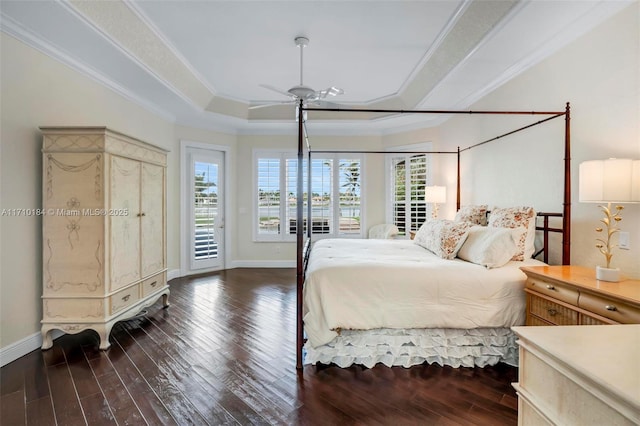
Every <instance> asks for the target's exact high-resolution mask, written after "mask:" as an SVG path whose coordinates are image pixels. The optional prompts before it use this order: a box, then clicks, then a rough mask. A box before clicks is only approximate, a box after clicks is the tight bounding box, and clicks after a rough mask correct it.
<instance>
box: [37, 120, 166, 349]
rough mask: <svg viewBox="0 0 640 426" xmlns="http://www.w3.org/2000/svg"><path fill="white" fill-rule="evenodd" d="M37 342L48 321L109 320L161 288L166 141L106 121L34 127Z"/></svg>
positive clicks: (72, 325) (87, 324)
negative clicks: (39, 145)
mask: <svg viewBox="0 0 640 426" xmlns="http://www.w3.org/2000/svg"><path fill="white" fill-rule="evenodd" d="M40 130H41V131H42V133H43V150H42V152H43V181H42V190H43V197H42V199H43V207H42V216H43V220H42V222H43V230H42V244H43V253H42V263H43V272H42V280H43V294H42V340H43V343H42V349H48V348H50V347H51V346H52V344H53V342H52V339H51V335H50V332H51V330H54V329H58V330H62V331H64V332H66V333H79V332H81V331H83V330H87V329H92V330H95V331H96V332H97V333H98V335H99V336H100V349H107V348H108V347H109V333H110V332H111V328H112V327H113V325H114V324H115V323H116V322H118V321H121V320H123V319H126V318H130V317H132V316H135V315H136V314H138V313H139V312H140V311H141V310H142V309H143V308H145V307H147V306H150V305H152V304H153V303H154V302H155V301H156V300H158V298H160V297H161V296H162V297H163V304H164V306H165V307H166V306H168V305H169V302H168V296H169V286H168V285H167V276H166V261H165V259H166V214H165V212H166V196H165V194H166V165H167V153H166V151H165V150H163V149H161V148H158V147H155V146H153V145H150V144H147V143H145V142H142V141H140V140H137V139H135V138H132V137H129V136H126V135H123V134H121V133H118V132H114V131H112V130H109V129H107V128H105V127H43V128H41V129H40Z"/></svg>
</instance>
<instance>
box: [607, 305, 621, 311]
mask: <svg viewBox="0 0 640 426" xmlns="http://www.w3.org/2000/svg"><path fill="white" fill-rule="evenodd" d="M604 308H605V309H606V310H607V311H617V310H618V308H616V307H615V306H614V305H607V306H605V307H604Z"/></svg>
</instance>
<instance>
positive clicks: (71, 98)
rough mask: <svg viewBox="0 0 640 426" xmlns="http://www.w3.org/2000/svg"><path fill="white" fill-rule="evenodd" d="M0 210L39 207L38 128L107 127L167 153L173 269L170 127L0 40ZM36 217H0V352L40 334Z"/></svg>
mask: <svg viewBox="0 0 640 426" xmlns="http://www.w3.org/2000/svg"><path fill="white" fill-rule="evenodd" d="M0 37H1V39H0V43H1V44H0V51H1V55H2V56H1V58H0V62H1V66H2V68H1V72H2V74H1V75H2V86H1V90H2V91H1V93H0V98H1V102H2V104H1V108H2V129H1V134H0V137H1V145H0V147H1V150H2V155H1V169H0V174H1V180H0V184H1V196H0V209H35V208H38V207H41V206H42V200H41V197H42V192H41V191H42V182H41V179H42V158H41V147H42V137H41V135H40V132H39V131H38V127H39V126H65V125H69V126H107V127H110V128H112V129H114V130H117V131H120V132H122V133H125V134H128V135H131V136H134V137H136V138H139V139H141V140H144V141H147V142H150V143H153V144H155V145H158V146H161V147H163V148H165V149H169V150H171V153H170V154H169V168H168V175H167V181H168V182H169V193H168V205H169V209H168V217H167V219H168V223H169V225H170V226H169V229H168V236H167V237H168V241H169V244H168V266H169V269H172V268H177V267H178V251H177V249H176V246H175V244H174V241H176V240H177V230H178V226H177V223H178V222H177V221H178V217H177V214H176V212H177V210H176V209H175V208H173V206H177V205H178V204H177V199H176V195H177V193H176V190H175V185H174V184H173V182H176V181H178V167H177V163H176V158H177V154H178V150H177V146H176V143H175V140H176V139H175V137H174V126H173V124H172V123H170V122H167V121H166V120H164V119H161V118H159V117H157V116H154V115H153V114H150V113H149V112H148V111H146V110H144V109H143V108H141V107H138V106H137V105H134V104H132V103H131V102H129V101H127V100H125V99H124V98H122V97H121V96H118V95H116V94H115V93H114V92H112V91H111V90H108V89H106V88H104V87H103V86H101V85H100V84H98V83H96V82H94V81H92V80H90V79H89V78H86V77H84V76H82V75H80V74H78V73H77V72H75V71H73V70H71V69H69V68H68V67H66V66H65V65H62V64H61V63H59V62H57V61H54V60H53V59H51V58H49V57H47V56H45V55H43V54H41V53H40V52H38V51H36V50H34V49H32V48H30V47H27V46H25V45H24V44H22V43H21V42H19V41H17V40H15V39H14V38H12V37H10V36H7V35H6V34H4V33H2V34H0ZM41 219H42V218H41V217H38V216H18V217H13V216H6V215H3V216H1V217H0V229H1V231H0V234H1V241H0V244H1V257H0V262H1V268H0V323H1V325H0V348H4V347H5V346H7V345H9V344H12V343H14V342H17V341H19V340H21V339H24V338H27V337H29V336H31V335H33V334H34V333H36V332H38V331H39V329H40V324H39V323H40V319H41V318H42V315H41V312H42V303H41V302H40V296H41V293H42V274H41V270H42V243H41V227H42V220H41Z"/></svg>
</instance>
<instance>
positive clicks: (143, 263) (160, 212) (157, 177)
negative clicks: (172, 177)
mask: <svg viewBox="0 0 640 426" xmlns="http://www.w3.org/2000/svg"><path fill="white" fill-rule="evenodd" d="M164 170H165V169H164V167H160V166H156V165H153V164H146V163H144V164H142V174H141V188H142V190H141V200H140V204H141V209H140V210H141V213H142V216H141V218H140V219H141V220H140V226H141V251H140V255H141V259H140V268H141V270H142V277H146V276H149V275H151V274H154V273H156V272H159V271H161V270H162V269H164V267H165V259H164V256H165V254H164V247H165V244H164V239H165V235H164V233H163V232H158V229H164V220H165V212H164V206H165V200H164V186H165V176H164Z"/></svg>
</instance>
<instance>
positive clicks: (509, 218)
mask: <svg viewBox="0 0 640 426" xmlns="http://www.w3.org/2000/svg"><path fill="white" fill-rule="evenodd" d="M489 226H492V227H495V228H524V229H525V230H526V232H524V233H523V234H522V236H521V237H520V239H519V240H518V251H517V252H516V254H515V255H514V256H513V257H512V258H511V260H525V259H529V258H530V257H531V256H533V253H534V252H535V246H534V245H535V238H536V212H535V210H533V208H531V207H509V208H504V209H500V208H496V209H494V210H492V211H491V215H490V216H489Z"/></svg>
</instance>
